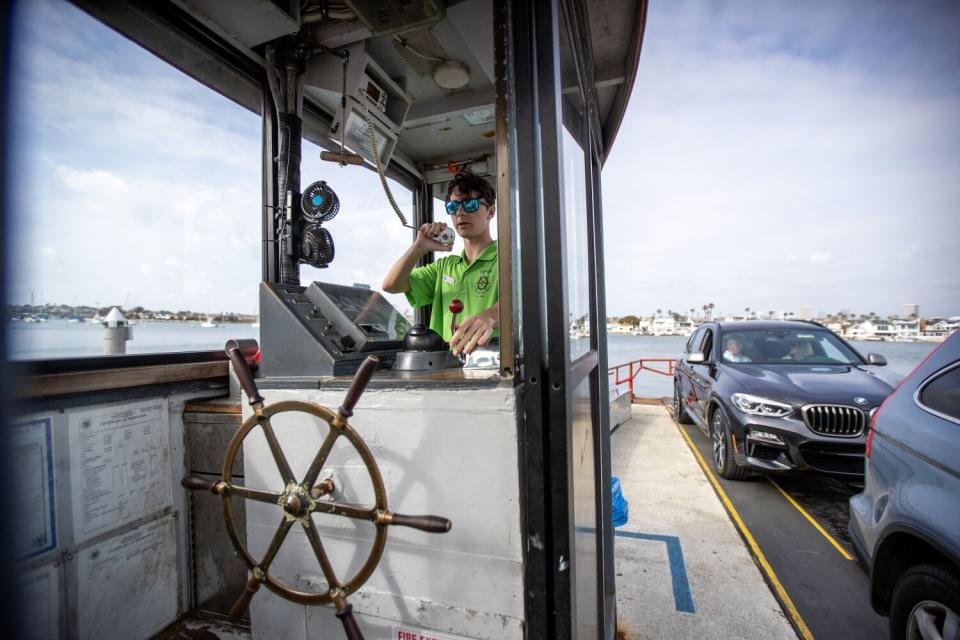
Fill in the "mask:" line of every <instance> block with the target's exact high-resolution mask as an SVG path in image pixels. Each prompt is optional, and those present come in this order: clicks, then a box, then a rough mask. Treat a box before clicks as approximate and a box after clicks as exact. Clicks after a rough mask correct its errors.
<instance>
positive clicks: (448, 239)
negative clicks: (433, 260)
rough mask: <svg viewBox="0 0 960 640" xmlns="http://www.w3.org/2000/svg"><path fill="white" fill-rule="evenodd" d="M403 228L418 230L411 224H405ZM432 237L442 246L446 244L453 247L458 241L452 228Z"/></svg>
mask: <svg viewBox="0 0 960 640" xmlns="http://www.w3.org/2000/svg"><path fill="white" fill-rule="evenodd" d="M403 226H405V227H406V228H408V229H416V227H412V226H410V225H409V224H405V225H403ZM430 237H431V238H432V239H433V240H436V241H437V242H439V243H440V244H445V245H451V244H453V241H454V240H456V239H457V236H456V234H455V233H454V232H453V229H451V228H450V227H444V228H443V229H440V232H439V233H437V234H434V235H432V236H430Z"/></svg>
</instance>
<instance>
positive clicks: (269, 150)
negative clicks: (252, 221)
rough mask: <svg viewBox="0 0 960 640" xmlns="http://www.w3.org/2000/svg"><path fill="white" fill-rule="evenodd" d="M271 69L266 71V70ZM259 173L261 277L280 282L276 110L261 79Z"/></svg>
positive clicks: (267, 85)
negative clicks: (261, 218)
mask: <svg viewBox="0 0 960 640" xmlns="http://www.w3.org/2000/svg"><path fill="white" fill-rule="evenodd" d="M270 72H271V71H270V70H268V71H267V73H270ZM262 90H263V99H262V101H261V104H262V105H263V106H262V111H263V114H262V120H263V123H262V138H261V147H262V151H261V153H262V154H263V155H262V158H261V174H262V186H261V189H262V195H261V200H262V204H263V213H262V214H261V215H262V216H263V221H262V229H263V231H262V240H261V242H262V245H263V246H262V248H261V254H262V267H261V276H260V278H261V279H262V280H263V281H264V282H274V283H275V282H280V262H279V259H278V255H277V224H276V216H275V215H274V206H275V205H276V203H277V195H276V194H277V172H276V164H275V158H276V157H277V112H276V109H275V108H274V106H273V97H272V96H271V95H270V86H269V84H268V83H267V81H266V80H264V81H263V89H262Z"/></svg>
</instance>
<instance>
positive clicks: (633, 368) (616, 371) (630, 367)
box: [608, 358, 677, 402]
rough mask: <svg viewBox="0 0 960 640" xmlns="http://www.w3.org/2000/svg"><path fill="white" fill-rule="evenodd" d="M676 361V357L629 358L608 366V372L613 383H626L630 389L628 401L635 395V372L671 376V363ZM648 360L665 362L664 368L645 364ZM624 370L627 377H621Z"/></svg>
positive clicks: (633, 398)
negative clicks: (665, 366)
mask: <svg viewBox="0 0 960 640" xmlns="http://www.w3.org/2000/svg"><path fill="white" fill-rule="evenodd" d="M676 361H677V359H676V358H641V359H639V360H631V361H630V362H625V363H623V364H618V365H616V366H613V367H610V369H608V373H612V374H613V375H614V376H615V379H614V384H616V385H618V386H619V385H621V384H624V383H626V384H627V386H628V388H629V389H630V402H633V401H634V400H635V399H636V397H637V396H635V395H633V379H634V378H636V377H637V374H638V373H640V372H641V371H650V372H652V373H658V374H660V375H661V376H670V377H671V378H672V377H673V365H674V363H675V362H676ZM648 362H656V363H664V362H665V363H666V364H667V368H666V370H663V369H658V368H656V367H650V366H647V363H648ZM624 370H627V371H628V372H629V375H627V377H625V378H624V377H622V375H621V374H623V375H626V373H624Z"/></svg>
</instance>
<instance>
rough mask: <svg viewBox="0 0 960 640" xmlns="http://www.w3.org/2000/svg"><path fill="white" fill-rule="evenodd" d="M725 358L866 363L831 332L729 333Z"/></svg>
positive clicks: (754, 361)
mask: <svg viewBox="0 0 960 640" xmlns="http://www.w3.org/2000/svg"><path fill="white" fill-rule="evenodd" d="M723 344H724V345H725V346H726V350H725V351H724V352H723V359H724V361H725V362H729V363H734V364H736V363H752V364H823V365H837V364H843V365H850V364H864V361H863V359H862V358H860V357H859V356H858V355H857V354H856V353H855V352H854V351H853V350H852V349H851V348H850V347H848V346H847V345H846V344H845V343H844V342H843V341H842V340H840V339H839V338H837V337H836V336H835V335H833V334H832V333H830V332H829V331H820V330H812V331H803V330H779V331H778V330H763V329H746V330H738V331H736V332H731V333H726V334H725V335H724V337H723Z"/></svg>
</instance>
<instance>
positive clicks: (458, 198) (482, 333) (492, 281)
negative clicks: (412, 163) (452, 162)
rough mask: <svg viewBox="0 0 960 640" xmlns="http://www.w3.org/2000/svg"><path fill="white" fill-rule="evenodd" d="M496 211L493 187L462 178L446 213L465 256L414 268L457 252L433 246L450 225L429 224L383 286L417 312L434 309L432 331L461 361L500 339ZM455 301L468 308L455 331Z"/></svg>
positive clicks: (452, 189) (449, 196)
mask: <svg viewBox="0 0 960 640" xmlns="http://www.w3.org/2000/svg"><path fill="white" fill-rule="evenodd" d="M495 207H496V193H495V192H494V190H493V187H491V186H490V183H488V182H487V181H486V180H484V179H483V178H481V177H479V176H473V175H469V174H465V173H460V174H457V176H456V177H455V178H454V179H453V180H452V181H451V182H450V185H449V186H448V187H447V198H446V210H447V213H448V214H449V216H450V222H451V224H452V226H453V228H454V230H455V231H456V232H457V234H458V235H459V236H460V237H461V238H463V253H461V254H460V255H449V256H444V257H443V258H440V259H439V260H437V261H436V262H433V263H431V264H428V265H427V266H425V267H417V268H414V267H415V266H416V264H417V262H419V261H420V259H421V258H422V257H423V256H425V255H426V254H427V253H428V252H430V251H450V250H451V249H452V248H453V245H445V244H440V243H439V242H437V241H436V240H433V236H434V235H436V234H437V233H439V232H440V230H441V229H443V228H444V227H446V226H447V225H446V224H444V223H442V222H434V223H432V224H425V225H423V226H421V227H420V228H419V229H418V230H417V239H416V240H415V241H414V242H413V244H412V245H410V248H409V249H407V250H406V252H405V253H404V254H403V255H402V256H400V259H399V260H397V261H396V263H394V265H393V266H392V267H391V268H390V272H389V273H387V276H386V278H384V280H383V290H384V291H386V292H388V293H405V294H407V300H408V301H409V302H410V304H411V305H412V306H414V307H422V306H423V305H426V304H432V305H433V309H432V311H431V314H430V328H431V329H433V330H434V331H436V332H437V333H439V334H440V335H441V336H442V337H443V339H444V340H446V341H448V342H449V343H450V349H451V351H453V353H454V354H455V355H456V354H459V353H460V352H461V351H462V352H463V353H470V352H472V351H473V350H474V349H476V348H477V346H483V345H485V344H487V342H489V341H490V338H493V337H497V336H498V335H499V333H498V331H497V329H498V324H499V322H500V302H499V299H500V298H499V271H498V266H497V243H496V241H494V240H493V238H492V237H491V236H490V221H491V220H493V216H494V214H495V213H496V211H495ZM452 300H460V301H461V302H463V311H462V312H461V313H459V314H458V315H457V323H456V326H455V327H452V326H451V325H452V323H453V314H452V313H451V312H450V308H449V307H450V302H451V301H452Z"/></svg>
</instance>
